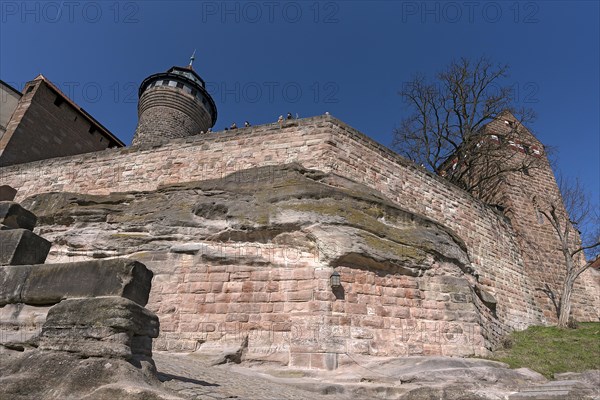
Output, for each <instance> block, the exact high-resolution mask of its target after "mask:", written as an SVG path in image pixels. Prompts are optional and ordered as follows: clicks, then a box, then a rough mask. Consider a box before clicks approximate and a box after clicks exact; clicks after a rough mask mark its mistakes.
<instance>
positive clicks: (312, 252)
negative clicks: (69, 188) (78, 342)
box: [24, 164, 507, 369]
mask: <svg viewBox="0 0 600 400" xmlns="http://www.w3.org/2000/svg"><path fill="white" fill-rule="evenodd" d="M24 205H25V206H26V207H28V208H29V209H31V210H32V211H34V212H35V213H36V215H38V218H39V222H38V226H39V228H38V229H39V232H40V234H43V235H44V236H45V237H47V238H50V239H51V240H52V241H53V243H55V245H54V247H53V249H52V252H51V255H50V259H51V260H53V261H66V260H71V261H73V260H84V259H89V258H92V257H96V258H98V257H111V256H128V257H130V258H132V259H137V260H140V261H142V262H143V263H144V264H145V265H147V266H148V267H149V268H150V269H151V270H152V271H153V272H154V276H155V277H154V280H153V284H152V292H151V294H150V300H149V304H148V307H149V308H150V310H152V311H154V312H156V314H157V315H158V316H159V317H160V320H161V334H160V336H159V337H158V339H157V340H155V349H158V350H170V351H200V352H202V351H203V350H204V349H208V348H214V347H219V346H221V347H222V348H223V349H232V348H233V349H238V348H240V346H242V344H244V343H247V347H246V348H245V350H244V351H243V354H242V357H244V358H245V359H255V360H270V361H276V362H280V363H282V364H286V365H292V366H299V367H310V368H319V369H334V368H336V367H337V365H338V363H339V358H340V356H341V355H344V354H371V355H386V356H404V355H427V354H444V355H469V354H485V353H486V352H487V348H489V347H491V346H492V345H493V343H494V341H495V337H496V336H495V335H496V334H498V332H503V330H506V329H507V328H506V326H504V325H503V322H502V321H501V320H499V319H498V318H497V317H495V316H494V315H493V313H492V311H491V310H490V307H491V304H492V303H490V302H491V301H492V300H491V299H492V298H493V296H492V294H490V293H488V295H489V296H487V295H486V296H485V302H484V301H483V300H482V298H481V296H482V295H481V291H479V293H480V294H476V292H475V290H474V287H475V282H476V280H477V273H476V271H474V270H473V267H472V265H471V262H470V260H469V256H468V254H467V249H466V248H465V245H464V243H463V241H462V240H461V239H460V238H459V237H458V236H457V235H456V234H455V233H454V232H453V231H451V230H450V229H448V228H446V227H444V226H442V225H440V224H438V223H435V222H433V221H431V220H429V219H427V218H425V217H422V216H420V215H417V214H414V213H410V212H407V211H405V210H403V209H401V208H399V207H398V206H397V205H396V204H394V203H392V202H390V201H389V200H388V199H386V198H385V197H384V196H382V195H381V194H379V193H378V192H375V191H373V190H372V189H369V188H367V187H366V186H363V185H361V184H358V183H356V182H353V181H350V180H347V179H345V178H343V177H340V176H337V175H335V174H326V173H322V172H320V171H315V170H306V169H304V168H302V167H301V166H299V165H296V164H290V165H286V166H281V167H268V168H255V169H249V170H243V171H240V172H238V173H235V174H232V175H229V176H227V177H225V178H222V179H213V180H206V181H200V182H189V183H181V184H177V185H170V186H162V187H160V188H159V189H158V190H156V191H151V192H129V193H115V194H111V195H106V196H95V195H81V194H73V193H50V194H41V195H36V196H33V197H30V198H29V199H27V200H26V201H25V202H24ZM334 270H335V271H337V272H338V273H339V274H340V275H341V281H342V285H341V287H340V288H336V289H332V288H331V286H330V281H329V279H330V276H331V274H332V273H333V271H334ZM486 293H487V292H486ZM242 347H243V346H242Z"/></svg>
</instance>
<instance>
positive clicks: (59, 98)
mask: <svg viewBox="0 0 600 400" xmlns="http://www.w3.org/2000/svg"><path fill="white" fill-rule="evenodd" d="M64 102H65V100H64V99H63V98H62V97H60V96H56V99H54V105H55V106H56V107H60V105H61V104H62V103H64Z"/></svg>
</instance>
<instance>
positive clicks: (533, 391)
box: [509, 380, 592, 400]
mask: <svg viewBox="0 0 600 400" xmlns="http://www.w3.org/2000/svg"><path fill="white" fill-rule="evenodd" d="M581 385H582V382H581V381H575V380H565V381H552V382H548V383H545V384H543V385H535V386H531V387H528V388H524V389H522V390H521V391H520V392H518V393H515V394H512V395H510V396H509V400H525V399H527V400H547V399H576V398H579V396H581V395H583V394H586V395H587V394H588V392H590V393H589V394H590V395H592V393H591V390H589V389H588V390H586V389H583V390H582V389H581V388H580V387H581ZM576 389H578V390H577V393H574V392H575V390H576ZM584 392H585V393H584Z"/></svg>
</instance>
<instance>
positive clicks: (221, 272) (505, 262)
mask: <svg viewBox="0 0 600 400" xmlns="http://www.w3.org/2000/svg"><path fill="white" fill-rule="evenodd" d="M291 162H298V163H300V164H302V165H303V166H304V167H307V168H315V169H319V170H323V171H326V172H335V173H337V174H340V175H342V176H346V177H349V178H350V179H353V180H355V181H358V182H361V183H363V184H365V185H367V186H369V187H371V188H373V189H375V190H377V191H379V192H381V193H383V194H384V195H386V196H387V197H388V198H390V199H391V200H392V201H393V202H395V203H397V204H398V205H399V206H400V207H402V208H404V209H406V210H408V211H411V212H414V213H417V214H421V215H424V216H426V217H428V218H430V219H432V220H434V221H436V222H438V223H440V224H442V225H444V226H446V227H449V228H450V229H452V230H453V231H454V232H455V233H456V235H457V236H458V237H459V238H460V239H461V240H462V241H464V243H465V245H466V248H467V251H468V256H469V258H470V261H471V263H472V267H473V268H474V271H475V276H476V277H477V278H476V280H477V282H476V283H477V285H479V286H480V287H481V288H483V289H484V290H485V291H486V292H489V293H491V294H493V295H494V296H495V298H496V299H497V300H498V304H497V309H496V313H497V319H496V318H495V317H492V316H491V315H490V314H489V313H488V312H487V311H486V309H485V307H479V308H480V309H479V315H480V316H479V317H476V316H475V313H474V312H473V313H472V314H473V315H472V316H471V317H469V319H470V321H471V322H469V321H465V322H467V323H465V324H464V325H465V327H466V328H467V329H466V331H470V332H471V333H470V334H469V335H467V334H466V333H464V334H462V333H461V335H462V336H469V337H470V339H469V340H470V341H468V346H470V347H471V348H472V353H481V351H483V350H484V345H483V338H486V339H487V340H489V341H490V342H492V343H493V342H494V341H495V339H497V337H498V336H499V335H501V334H503V333H505V332H506V329H509V328H515V329H520V328H524V327H526V326H527V325H530V324H540V323H545V322H548V317H547V316H546V315H544V313H543V311H542V309H541V307H540V305H539V304H538V303H537V302H536V299H535V297H536V294H535V287H536V284H537V282H536V281H535V280H536V277H535V276H531V275H530V274H528V273H527V270H525V269H524V260H523V255H522V252H521V250H520V248H519V244H518V242H517V241H516V240H515V236H516V235H515V233H514V231H513V229H512V227H511V225H510V224H509V223H508V221H507V220H506V219H505V218H504V217H502V216H500V215H499V214H497V213H496V212H494V211H493V210H492V209H490V208H488V207H486V206H485V205H483V203H481V202H480V201H478V200H476V199H474V198H472V197H471V196H470V195H469V194H467V193H466V192H464V191H462V190H460V189H458V188H456V187H454V186H452V185H451V184H449V183H447V182H445V181H444V180H443V179H442V178H439V177H437V176H435V175H433V174H430V173H428V172H426V171H425V170H423V169H421V168H419V167H417V166H416V165H413V164H411V163H409V162H407V161H405V160H404V159H402V158H400V157H399V156H397V155H395V154H394V153H393V152H391V151H389V150H388V149H386V148H385V147H383V146H381V145H379V144H377V143H376V142H374V141H372V140H371V139H369V138H367V137H366V136H364V135H362V134H361V133H359V132H357V131H356V130H354V129H352V128H350V127H348V126H347V125H345V124H343V123H341V122H340V121H338V120H336V119H334V118H332V117H328V116H323V117H315V118H309V119H304V120H297V121H291V122H287V121H286V123H285V124H284V126H283V127H280V126H279V125H277V124H271V125H264V126H258V127H254V128H249V129H239V130H237V131H234V132H228V133H221V134H213V135H211V136H209V137H200V136H197V137H191V138H187V139H177V140H174V141H171V142H169V143H166V144H163V145H161V146H154V147H151V146H148V147H132V148H127V149H112V150H106V151H103V152H97V153H92V154H86V155H81V156H74V157H67V158H62V159H52V160H46V161H43V162H35V163H29V164H26V165H21V166H14V167H6V168H2V169H1V170H0V184H8V185H11V186H13V187H16V188H18V189H19V192H18V196H19V199H20V200H21V199H24V198H27V197H29V196H32V195H34V194H37V193H42V192H51V191H66V192H78V193H88V194H108V193H110V192H119V191H122V192H125V191H132V190H144V191H149V190H154V189H156V188H157V187H158V186H159V185H164V184H174V183H180V182H186V181H196V180H206V179H214V178H221V177H223V176H226V175H228V174H230V173H233V172H236V171H243V170H245V169H247V168H250V167H256V166H268V165H280V164H286V163H291ZM250 178H251V177H250ZM185 257H186V256H185V255H181V254H175V255H169V256H168V257H167V259H164V257H163V259H157V260H152V257H150V259H143V261H144V263H146V265H148V266H149V267H150V268H151V269H153V271H154V273H155V281H154V283H153V289H152V295H151V300H150V304H149V308H150V309H152V310H153V311H155V312H157V314H158V315H159V317H160V318H161V324H162V326H163V333H162V334H161V337H160V338H159V339H158V340H157V345H158V346H159V348H161V349H177V348H178V347H180V348H181V349H183V350H193V349H194V348H193V346H194V343H195V342H199V341H203V340H205V339H206V338H204V339H203V338H202V337H199V336H198V332H203V333H206V332H207V330H206V329H204V328H203V327H201V326H200V325H202V324H203V323H204V324H206V323H210V324H213V325H212V326H213V328H214V322H217V323H222V324H223V325H221V326H222V327H223V326H224V327H227V329H229V328H232V329H237V328H235V327H239V326H240V324H251V323H253V322H256V321H253V320H251V319H252V318H259V317H258V316H260V315H261V314H265V315H266V314H269V315H272V318H274V320H273V321H268V318H267V322H271V323H273V324H275V327H272V328H271V329H270V330H268V329H267V330H266V331H271V332H278V330H277V323H279V322H285V323H284V324H283V325H282V326H285V329H281V331H280V333H273V335H283V336H290V335H292V334H293V333H292V330H291V328H290V324H289V318H288V319H287V320H286V321H278V320H277V319H278V318H280V319H281V318H286V315H288V317H289V314H290V313H291V312H293V311H294V307H300V309H304V310H305V308H304V307H306V305H307V304H308V306H309V307H313V308H314V309H313V310H312V311H313V314H312V315H313V316H314V315H317V314H318V311H319V310H320V309H319V307H325V309H324V310H323V312H324V313H325V314H327V313H330V314H329V315H331V312H336V310H333V309H331V310H329V309H328V307H344V308H343V310H337V312H338V313H339V312H342V311H343V312H342V314H337V316H335V318H338V319H339V318H343V315H344V314H347V315H352V314H353V313H356V314H360V315H362V316H363V318H361V324H366V326H364V325H363V326H362V328H364V329H366V331H369V332H371V333H369V332H366V333H365V332H363V333H360V332H358V333H357V332H353V333H352V335H355V336H356V335H358V337H356V338H355V339H356V340H353V341H351V342H350V343H353V344H356V346H359V347H360V346H363V347H364V346H366V345H365V343H373V340H372V339H369V335H371V336H373V335H375V336H377V332H383V331H385V330H388V331H390V329H391V330H392V331H394V332H395V333H397V332H398V331H399V330H402V329H403V328H404V329H409V327H408V326H406V327H402V326H398V323H399V322H398V321H399V320H398V319H396V320H394V318H400V320H404V322H405V323H415V321H417V322H418V323H423V324H427V323H430V324H437V325H436V327H435V328H432V329H434V330H435V331H436V332H438V334H439V332H440V329H446V328H441V327H440V326H439V324H440V323H443V322H444V320H447V317H446V316H442V317H440V316H437V317H436V316H435V315H434V314H436V311H435V310H436V309H440V308H443V307H444V306H445V304H446V303H447V302H448V299H447V298H445V297H444V296H441V297H436V296H438V293H442V292H444V290H441V289H440V287H441V286H440V285H442V286H443V285H445V284H446V283H444V282H442V283H440V282H436V281H435V279H430V280H429V281H428V280H427V279H426V278H423V279H421V280H414V279H413V280H406V279H405V278H403V277H400V278H398V279H396V280H395V281H394V282H392V283H389V282H388V283H389V285H388V288H386V284H385V283H384V282H383V281H380V280H378V275H377V274H376V273H375V272H373V271H363V272H355V273H352V274H350V273H347V274H345V276H346V278H345V279H349V280H350V281H348V282H347V283H348V284H349V285H350V287H351V288H352V291H351V292H349V293H347V295H348V301H346V302H344V303H343V304H344V305H339V304H342V303H340V302H333V303H332V302H331V301H330V300H331V299H329V300H327V299H319V298H318V296H320V295H319V294H318V293H319V292H321V291H324V290H320V289H319V288H320V287H321V286H324V287H326V286H327V280H328V276H329V274H330V272H331V270H330V269H319V267H322V266H319V263H318V262H317V263H314V262H313V263H306V262H299V263H297V265H295V267H297V268H292V269H288V270H286V271H283V272H281V273H282V274H284V276H283V278H279V279H274V280H273V279H270V278H269V279H263V278H264V277H263V278H259V277H258V276H259V275H260V272H262V271H257V270H256V268H254V269H253V268H250V267H248V268H247V270H244V268H240V267H238V266H227V265H225V266H218V265H202V264H199V263H192V264H190V262H191V259H190V260H187V261H186V259H185ZM188 257H189V256H188ZM286 262H287V261H284V263H286ZM319 271H320V272H319ZM273 273H274V272H273ZM234 276H235V278H234ZM582 278H583V279H588V277H582ZM403 279H404V281H406V282H404V283H402V282H403ZM273 282H275V283H273ZM282 284H283V286H282ZM207 285H208V286H207ZM369 285H371V286H369ZM428 285H429V286H428ZM436 285H437V286H436ZM200 286H202V287H200ZM451 286H452V285H451ZM431 287H435V290H434V289H431ZM593 288H594V285H593V284H591V286H590V289H592V290H593ZM321 289H322V288H321ZM455 289H456V288H455ZM461 290H462V289H460V288H458V289H456V291H457V293H460V292H461ZM428 291H431V295H428V294H427V292H428ZM383 292H386V293H383ZM392 292H393V293H392ZM463 294H464V295H465V296H466V295H467V294H466V293H463ZM227 295H229V297H228V296H227ZM329 295H330V293H329V294H328V295H327V296H329ZM211 296H212V299H213V300H212V301H208V299H210V298H211ZM218 296H219V298H220V300H218V301H217V297H218ZM265 296H267V299H264V297H265ZM273 296H275V297H278V296H279V297H281V298H280V299H279V300H278V299H276V298H273V299H271V297H273ZM323 296H325V294H323ZM232 297H233V298H235V300H233V301H232ZM432 297H433V298H432ZM241 298H245V300H244V301H242V300H240V299H241ZM351 299H353V301H350V300H351ZM359 299H360V300H359ZM581 299H584V300H583V301H587V302H588V303H594V302H595V301H597V300H594V299H593V298H592V300H590V297H585V296H584V297H581ZM386 301H387V302H390V301H393V302H394V304H396V305H399V306H402V307H397V308H395V307H393V306H392V305H390V304H386ZM311 302H312V303H311ZM295 303H296V304H297V305H296V306H294V304H295ZM301 303H302V304H303V305H302V304H301ZM219 304H221V305H219ZM277 304H279V305H277ZM326 304H330V305H326ZM475 305H476V306H477V302H475ZM278 307H279V308H280V309H279V308H278ZM577 307H578V305H577V304H575V305H574V308H575V309H577ZM236 308H237V309H238V311H239V312H235V309H236ZM275 308H277V309H276V310H275ZM386 309H388V310H395V311H393V312H397V313H400V314H402V313H408V314H407V315H404V319H403V318H402V316H399V315H396V316H391V315H389V312H388V311H386ZM419 310H422V311H419ZM596 310H597V307H596ZM273 311H276V312H275V313H273ZM461 311H462V314H461V316H460V318H457V319H456V321H462V319H461V318H462V317H466V316H467V314H468V313H471V312H472V311H473V310H471V311H469V310H461ZM315 312H317V313H316V314H315ZM596 312H597V311H596ZM271 313H272V314H271ZM386 313H388V314H387V315H386ZM419 313H422V315H420V316H417V314H419ZM253 314H254V315H255V317H252V315H253ZM277 315H279V316H277ZM444 315H446V314H444ZM369 316H371V317H369ZM296 317H297V318H298V320H299V321H302V320H303V319H306V316H304V317H303V316H302V314H298V315H297V316H296ZM410 317H412V318H410ZM232 318H233V320H232ZM235 318H238V319H239V320H235ZM269 318H271V317H269ZM331 318H333V317H331ZM386 318H388V319H387V320H386ZM477 318H482V319H487V322H485V323H481V322H474V320H475V319H477ZM584 318H587V319H593V318H597V314H596V315H595V316H594V315H586V316H584ZM259 319H260V318H259ZM440 319H441V320H440ZM365 321H367V322H365ZM386 321H387V322H386ZM394 321H396V322H394ZM304 322H306V321H304ZM446 322H447V321H446ZM394 323H395V324H396V325H394ZM225 324H228V325H225ZM336 324H339V326H344V324H343V322H342V321H337V322H336V323H334V324H333V326H338V325H336ZM470 324H471V325H470ZM317 325H318V324H317ZM317 325H315V326H317ZM320 326H322V325H320ZM213 328H210V329H213ZM410 329H412V330H410V332H411V334H414V332H415V329H416V331H417V332H421V333H422V332H423V331H427V330H428V328H426V327H418V328H415V327H411V328H410ZM373 332H375V333H373ZM444 333H448V332H446V331H444ZM430 334H431V331H430ZM209 336H210V335H209ZM380 336H381V337H384V338H385V340H387V341H391V340H392V338H391V337H389V335H388V336H385V335H380ZM186 340H187V341H186ZM282 340H283V339H282ZM270 343H273V341H271V342H270ZM361 343H362V344H361ZM378 343H381V341H379V342H378ZM438 343H439V342H438ZM452 345H453V343H447V346H443V348H442V347H436V346H438V345H437V344H436V342H432V341H431V340H424V341H423V340H421V341H420V342H418V346H416V347H418V348H417V349H416V350H415V351H412V352H411V351H408V352H405V353H400V354H407V353H408V354H423V353H429V354H436V352H437V353H438V354H440V353H444V354H454V355H461V354H462V355H464V354H465V353H466V350H465V347H468V346H464V345H462V346H461V348H460V349H459V350H457V351H453V350H452ZM307 346H308V347H310V348H312V349H313V350H312V351H308V350H307V351H306V352H303V351H302V349H298V351H296V352H294V354H295V356H294V357H296V358H297V359H296V360H295V361H294V360H290V363H291V364H294V363H297V364H298V365H299V364H302V365H312V364H315V366H317V365H318V364H323V363H327V362H329V363H331V362H333V361H331V360H329V359H328V358H327V357H329V356H327V355H326V354H327V353H319V352H317V351H315V349H314V347H315V345H314V343H313V344H310V343H309V345H307ZM311 346H312V347H311ZM308 347H307V348H308ZM256 348H258V347H255V349H256ZM427 348H428V350H427ZM404 350H405V349H404ZM404 350H402V349H401V350H398V351H404ZM268 351H271V350H268ZM382 354H390V355H391V354H393V352H390V351H389V349H386V350H385V351H384V352H382ZM302 357H304V358H307V359H299V358H302Z"/></svg>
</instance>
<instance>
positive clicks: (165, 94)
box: [133, 86, 212, 145]
mask: <svg viewBox="0 0 600 400" xmlns="http://www.w3.org/2000/svg"><path fill="white" fill-rule="evenodd" d="M138 114H139V121H138V127H137V130H136V133H135V137H134V140H133V144H134V145H136V144H140V143H153V144H154V143H160V142H164V141H166V140H169V139H174V138H182V137H188V136H192V135H198V134H200V133H201V131H205V132H206V131H208V128H210V127H211V125H212V119H211V116H210V114H209V113H208V111H207V110H206V108H205V107H204V106H203V105H202V102H201V101H200V100H199V99H198V98H196V97H195V96H192V95H191V94H188V93H185V92H184V91H183V90H180V89H178V88H173V87H169V86H157V87H153V88H148V89H146V91H145V92H144V93H143V95H142V97H141V98H140V103H139V105H138Z"/></svg>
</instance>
